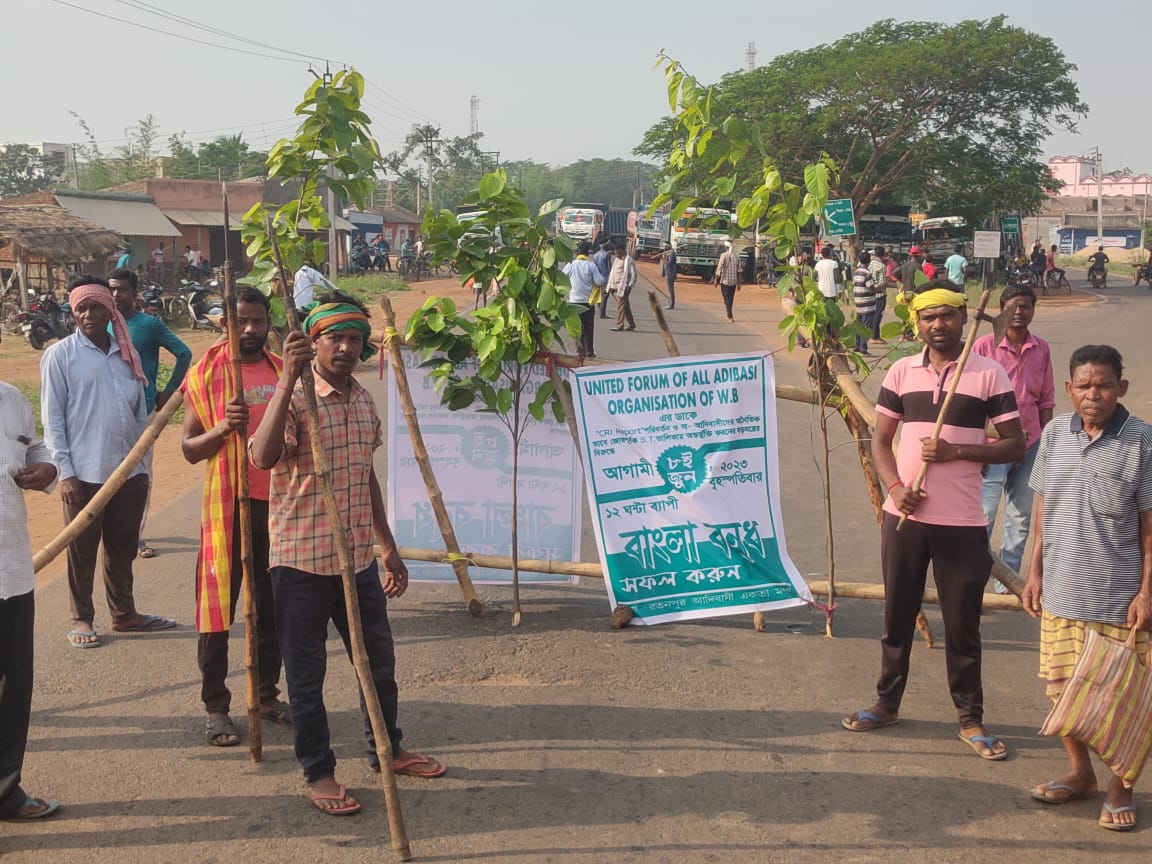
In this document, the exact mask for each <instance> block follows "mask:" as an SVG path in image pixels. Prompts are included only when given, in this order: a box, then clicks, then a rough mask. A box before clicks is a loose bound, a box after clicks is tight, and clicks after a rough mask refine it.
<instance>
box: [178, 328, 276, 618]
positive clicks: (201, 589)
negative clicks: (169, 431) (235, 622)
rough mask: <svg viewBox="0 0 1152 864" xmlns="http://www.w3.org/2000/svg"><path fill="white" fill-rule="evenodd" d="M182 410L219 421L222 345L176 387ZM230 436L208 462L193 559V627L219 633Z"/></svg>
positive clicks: (225, 582) (224, 377) (227, 569)
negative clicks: (181, 395)
mask: <svg viewBox="0 0 1152 864" xmlns="http://www.w3.org/2000/svg"><path fill="white" fill-rule="evenodd" d="M264 356H265V357H266V358H267V360H268V362H269V363H271V364H272V366H273V368H275V370H276V372H277V373H279V372H280V371H281V370H282V369H283V368H284V363H283V361H281V359H280V358H279V357H277V356H276V355H275V354H272V353H270V352H269V351H268V350H267V349H265V351H264ZM181 389H182V390H183V391H184V402H185V405H186V406H187V410H190V411H193V412H194V413H195V415H196V419H197V420H198V421H199V423H200V426H201V428H203V429H205V430H208V429H211V428H212V427H213V426H215V425H216V424H218V423H220V422H221V421H222V420H223V419H224V406H225V404H226V403H227V402H228V400H229V399H231V398H233V396H235V394H236V384H235V382H234V381H233V378H232V361H231V355H230V353H229V351H228V343H227V342H226V341H223V342H218V343H217V344H215V345H213V346H212V347H211V348H209V349H208V352H207V353H206V354H205V355H204V356H203V357H202V358H201V359H200V361H199V362H198V363H197V364H196V365H195V366H193V367H192V368H191V369H190V370H189V372H188V377H187V378H185V379H184V384H183V386H182V388H181ZM239 444H240V441H239V438H238V437H237V436H236V435H229V436H228V437H227V438H226V439H225V441H224V446H223V447H221V448H220V449H219V450H218V451H216V454H215V455H214V456H212V457H211V458H210V459H209V460H208V464H207V466H206V468H205V472H204V490H203V495H202V497H201V500H200V554H199V556H198V557H197V561H196V629H197V630H199V632H201V633H223V632H224V631H226V630H227V629H228V626H229V623H230V622H229V620H228V619H229V611H230V609H231V602H232V522H233V510H234V508H235V506H236V494H237V486H238V485H239V480H238V478H239V471H240V460H241V459H247V458H248V454H247V453H243V452H241V448H240V446H239Z"/></svg>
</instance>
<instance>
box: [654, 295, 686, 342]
mask: <svg viewBox="0 0 1152 864" xmlns="http://www.w3.org/2000/svg"><path fill="white" fill-rule="evenodd" d="M648 304H649V305H650V306H651V307H652V314H653V315H655V316H656V326H657V327H659V328H660V335H661V336H663V337H664V348H665V349H666V350H667V351H668V356H669V357H679V356H680V349H679V348H678V347H677V346H676V340H675V339H674V338H672V331H671V329H669V327H668V320H667V319H666V318H665V317H664V310H663V309H661V308H660V298H659V296H658V295H657V294H656V292H655V291H649V292H648Z"/></svg>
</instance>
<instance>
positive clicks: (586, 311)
mask: <svg viewBox="0 0 1152 864" xmlns="http://www.w3.org/2000/svg"><path fill="white" fill-rule="evenodd" d="M573 305H575V306H576V308H577V309H579V310H581V311H580V353H581V354H583V355H584V356H585V357H594V356H596V307H595V306H591V305H589V306H584V305H583V304H581V303H576V304H573Z"/></svg>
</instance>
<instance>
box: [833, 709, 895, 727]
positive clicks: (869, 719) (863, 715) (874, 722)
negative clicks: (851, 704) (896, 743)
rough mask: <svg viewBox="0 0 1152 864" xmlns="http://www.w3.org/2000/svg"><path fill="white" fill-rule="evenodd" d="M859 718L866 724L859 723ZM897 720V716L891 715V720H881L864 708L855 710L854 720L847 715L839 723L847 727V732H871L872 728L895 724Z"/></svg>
mask: <svg viewBox="0 0 1152 864" xmlns="http://www.w3.org/2000/svg"><path fill="white" fill-rule="evenodd" d="M861 720H863V721H864V722H865V723H867V724H868V725H867V726H863V725H861V723H860V721H861ZM899 722H900V718H899V717H893V718H892V719H891V720H881V719H880V718H879V717H878V716H877V715H875V714H873V713H872V712H871V711H869V710H867V709H864V710H862V711H857V712H856V719H855V720H853V719H852V717H851V716H848V717H845V718H844V719H843V720H841V721H840V725H841V726H843V727H844V728H845V729H847V730H848V731H849V732H871V731H872V730H874V729H883V728H884V727H885V726H895V725H896V724H897V723H899Z"/></svg>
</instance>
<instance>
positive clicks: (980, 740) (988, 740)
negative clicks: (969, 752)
mask: <svg viewBox="0 0 1152 864" xmlns="http://www.w3.org/2000/svg"><path fill="white" fill-rule="evenodd" d="M956 737H957V738H959V739H960V740H961V741H963V742H964V743H965V744H967V745H969V746H970V747H971V748H972V749H973V750H975V751H976V755H977V756H979V757H980V758H981V759H986V760H988V761H989V762H999V761H1001V760H1002V759H1007V758H1008V748H1007V747H1005V748H1004V750H1003V751H1002V752H1000V753H996V752H992V753H985V752H984V750H986V749H987V750H993V748H995V746H996V745H997V744H1000V743H1002V742H1001V741H1000V739H999V738H997V737H996V736H995V735H973V736H972V737H968V736H967V735H965V734H964V733H963V732H961V733H959V734H958V735H957V736H956Z"/></svg>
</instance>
